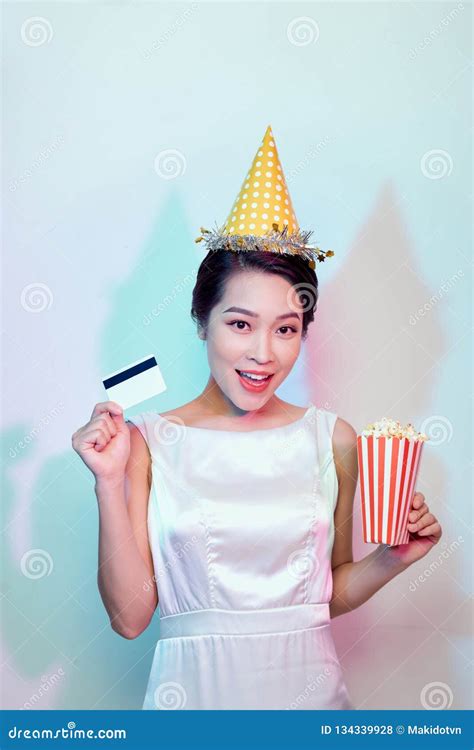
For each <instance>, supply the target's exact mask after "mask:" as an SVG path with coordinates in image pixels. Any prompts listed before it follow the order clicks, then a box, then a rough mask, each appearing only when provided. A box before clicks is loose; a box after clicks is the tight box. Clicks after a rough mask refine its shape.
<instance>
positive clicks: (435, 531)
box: [418, 520, 441, 539]
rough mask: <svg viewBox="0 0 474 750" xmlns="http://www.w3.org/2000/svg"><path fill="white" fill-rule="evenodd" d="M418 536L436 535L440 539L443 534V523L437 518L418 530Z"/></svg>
mask: <svg viewBox="0 0 474 750" xmlns="http://www.w3.org/2000/svg"><path fill="white" fill-rule="evenodd" d="M418 536H434V537H438V539H439V537H440V536H441V524H440V523H439V522H438V521H436V520H435V523H432V524H430V525H429V526H425V527H424V528H423V529H421V531H419V532H418Z"/></svg>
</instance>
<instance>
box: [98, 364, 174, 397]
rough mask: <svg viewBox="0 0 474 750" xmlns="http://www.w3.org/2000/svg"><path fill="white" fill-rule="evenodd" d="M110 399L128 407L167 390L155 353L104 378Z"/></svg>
mask: <svg viewBox="0 0 474 750" xmlns="http://www.w3.org/2000/svg"><path fill="white" fill-rule="evenodd" d="M102 382H103V384H104V388H105V390H106V391H107V396H108V398H109V401H115V402H116V403H117V404H120V406H121V407H122V409H128V408H129V407H130V406H135V405H136V404H139V403H141V401H146V399H147V398H152V396H157V395H158V394H159V393H163V391H166V385H165V381H164V380H163V375H162V374H161V370H160V368H159V367H158V364H157V361H156V359H155V357H154V355H153V354H149V355H148V356H147V357H143V359H139V360H138V361H137V362H132V363H131V364H129V365H127V367H122V369H120V370H117V371H116V372H112V373H111V374H110V375H106V377H104V378H102Z"/></svg>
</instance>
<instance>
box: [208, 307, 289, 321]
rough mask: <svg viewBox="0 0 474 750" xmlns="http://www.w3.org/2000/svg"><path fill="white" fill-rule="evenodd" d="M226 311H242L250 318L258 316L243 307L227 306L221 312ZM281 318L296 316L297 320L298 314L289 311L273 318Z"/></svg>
mask: <svg viewBox="0 0 474 750" xmlns="http://www.w3.org/2000/svg"><path fill="white" fill-rule="evenodd" d="M227 312H235V313H242V314H243V315H250V317H251V318H259V317H260V316H259V315H258V314H257V313H254V312H252V311H251V310H246V309H245V308H243V307H228V308H227V310H223V311H222V313H227ZM283 318H296V320H299V319H300V316H299V315H298V313H295V312H289V313H283V315H277V317H276V318H275V320H282V319H283Z"/></svg>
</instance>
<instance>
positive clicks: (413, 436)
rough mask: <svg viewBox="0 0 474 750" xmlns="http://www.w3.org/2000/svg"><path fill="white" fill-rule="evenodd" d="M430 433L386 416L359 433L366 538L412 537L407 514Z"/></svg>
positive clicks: (390, 541) (379, 540)
mask: <svg viewBox="0 0 474 750" xmlns="http://www.w3.org/2000/svg"><path fill="white" fill-rule="evenodd" d="M426 440H428V436H427V435H425V434H424V433H423V432H417V431H416V430H415V428H414V427H413V425H412V424H410V423H408V424H407V426H406V427H403V425H402V424H401V423H400V422H398V421H396V420H394V419H388V418H387V417H384V418H383V419H381V420H379V421H378V422H373V423H371V424H368V425H367V427H366V428H365V429H364V430H362V432H361V434H360V435H358V436H357V458H358V466H359V478H360V490H361V492H360V499H361V510H362V527H363V538H364V541H365V542H368V543H372V544H374V543H375V544H377V543H379V544H380V543H381V544H388V545H398V544H406V543H407V542H408V541H409V540H410V536H409V532H408V530H407V523H408V516H409V513H410V510H411V508H412V504H413V497H414V494H415V482H416V477H417V473H418V468H419V465H420V460H421V455H422V449H423V446H424V443H425V441H426Z"/></svg>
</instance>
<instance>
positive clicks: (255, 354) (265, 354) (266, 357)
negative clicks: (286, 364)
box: [249, 333, 273, 364]
mask: <svg viewBox="0 0 474 750" xmlns="http://www.w3.org/2000/svg"><path fill="white" fill-rule="evenodd" d="M252 344H253V346H252V347H251V349H250V352H249V357H250V358H251V359H256V360H257V361H258V362H259V363H260V364H263V363H265V362H268V361H271V360H272V359H273V352H272V341H271V333H261V334H258V335H257V334H256V335H255V339H254V340H253V342H252Z"/></svg>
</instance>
